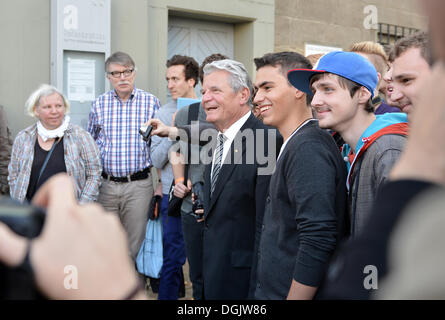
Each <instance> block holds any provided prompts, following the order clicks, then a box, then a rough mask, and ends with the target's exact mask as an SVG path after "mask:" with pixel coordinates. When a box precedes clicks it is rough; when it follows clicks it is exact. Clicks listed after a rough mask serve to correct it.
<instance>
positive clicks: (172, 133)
mask: <svg viewBox="0 0 445 320" xmlns="http://www.w3.org/2000/svg"><path fill="white" fill-rule="evenodd" d="M148 125H150V126H152V127H153V131H152V132H151V135H152V136H159V137H171V138H174V137H176V136H177V135H178V128H176V127H169V126H167V125H166V124H164V123H163V122H162V121H161V120H159V119H150V120H148V121H147V122H146V123H145V124H144V126H148Z"/></svg>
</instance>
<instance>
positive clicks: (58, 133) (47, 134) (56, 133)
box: [37, 116, 70, 142]
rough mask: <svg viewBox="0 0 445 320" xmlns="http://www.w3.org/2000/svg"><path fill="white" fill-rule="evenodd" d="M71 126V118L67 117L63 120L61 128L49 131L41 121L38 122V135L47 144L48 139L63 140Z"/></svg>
mask: <svg viewBox="0 0 445 320" xmlns="http://www.w3.org/2000/svg"><path fill="white" fill-rule="evenodd" d="M69 124H70V117H69V116H65V118H64V119H63V123H62V124H61V125H60V127H58V128H57V129H54V130H48V129H46V128H45V127H44V126H43V125H42V123H41V122H40V121H39V122H37V133H38V134H39V136H40V137H41V138H42V140H43V141H44V142H46V141H47V140H48V139H53V138H61V137H63V135H64V134H65V131H66V129H67V128H68V125H69Z"/></svg>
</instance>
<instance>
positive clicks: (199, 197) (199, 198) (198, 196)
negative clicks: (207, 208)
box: [192, 182, 204, 220]
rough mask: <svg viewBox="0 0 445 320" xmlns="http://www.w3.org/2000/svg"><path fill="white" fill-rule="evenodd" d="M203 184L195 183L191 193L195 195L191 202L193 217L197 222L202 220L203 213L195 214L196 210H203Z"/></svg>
mask: <svg viewBox="0 0 445 320" xmlns="http://www.w3.org/2000/svg"><path fill="white" fill-rule="evenodd" d="M203 186H204V184H203V183H202V182H196V183H195V184H194V185H193V187H192V192H193V194H194V195H195V197H194V199H195V200H194V201H193V206H192V210H193V215H194V216H195V218H196V219H197V220H199V219H202V218H203V216H204V214H203V213H196V210H199V209H204V203H203V200H204V190H203Z"/></svg>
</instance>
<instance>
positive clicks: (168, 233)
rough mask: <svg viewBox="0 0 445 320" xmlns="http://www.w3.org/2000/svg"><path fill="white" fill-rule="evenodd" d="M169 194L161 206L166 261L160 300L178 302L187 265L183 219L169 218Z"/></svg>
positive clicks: (160, 287)
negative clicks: (183, 272)
mask: <svg viewBox="0 0 445 320" xmlns="http://www.w3.org/2000/svg"><path fill="white" fill-rule="evenodd" d="M167 209H168V194H164V195H163V197H162V204H161V217H162V245H163V255H164V261H163V265H162V270H161V282H160V284H159V293H158V300H178V292H179V286H180V283H181V281H183V278H182V266H183V265H184V263H185V258H186V256H185V245H184V237H183V235H182V223H181V217H180V216H179V217H169V216H168V215H167V211H168V210H167Z"/></svg>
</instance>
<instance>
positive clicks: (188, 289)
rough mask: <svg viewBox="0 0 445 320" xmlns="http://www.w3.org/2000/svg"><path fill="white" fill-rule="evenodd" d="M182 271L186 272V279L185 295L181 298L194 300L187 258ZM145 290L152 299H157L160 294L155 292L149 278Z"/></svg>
mask: <svg viewBox="0 0 445 320" xmlns="http://www.w3.org/2000/svg"><path fill="white" fill-rule="evenodd" d="M182 271H183V272H184V281H185V297H184V298H180V299H179V300H193V288H192V282H191V281H190V277H189V264H188V262H187V260H186V261H185V264H184V266H183V267H182ZM145 289H146V290H145V292H146V294H147V296H148V298H149V299H150V300H157V299H158V294H157V293H153V291H152V289H151V287H150V280H149V279H148V278H147V285H146V287H145Z"/></svg>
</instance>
